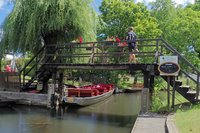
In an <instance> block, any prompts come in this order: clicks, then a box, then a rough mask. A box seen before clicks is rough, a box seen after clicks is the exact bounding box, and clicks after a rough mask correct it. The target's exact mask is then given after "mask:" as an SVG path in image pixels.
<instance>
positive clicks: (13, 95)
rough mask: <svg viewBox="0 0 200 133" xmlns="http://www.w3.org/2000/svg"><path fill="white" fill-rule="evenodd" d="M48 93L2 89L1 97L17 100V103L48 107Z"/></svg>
mask: <svg viewBox="0 0 200 133" xmlns="http://www.w3.org/2000/svg"><path fill="white" fill-rule="evenodd" d="M47 97H48V96H47V94H33V93H23V92H8V91H0V98H4V99H10V100H15V101H16V103H17V104H24V105H37V106H45V107H47V106H48V105H49V103H48V102H47Z"/></svg>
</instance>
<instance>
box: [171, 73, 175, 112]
mask: <svg viewBox="0 0 200 133" xmlns="http://www.w3.org/2000/svg"><path fill="white" fill-rule="evenodd" d="M172 78H173V91H172V108H173V109H174V103H175V89H176V88H175V78H176V77H175V76H173V77H172Z"/></svg>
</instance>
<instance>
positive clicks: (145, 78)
mask: <svg viewBox="0 0 200 133" xmlns="http://www.w3.org/2000/svg"><path fill="white" fill-rule="evenodd" d="M143 75H144V88H149V77H150V76H149V72H148V71H144V72H143Z"/></svg>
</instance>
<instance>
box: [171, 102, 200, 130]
mask: <svg viewBox="0 0 200 133" xmlns="http://www.w3.org/2000/svg"><path fill="white" fill-rule="evenodd" d="M175 122H176V126H177V128H178V129H179V131H180V133H199V132H200V105H196V106H193V107H192V108H191V109H187V110H184V111H183V110H180V109H179V110H177V111H176V113H175Z"/></svg>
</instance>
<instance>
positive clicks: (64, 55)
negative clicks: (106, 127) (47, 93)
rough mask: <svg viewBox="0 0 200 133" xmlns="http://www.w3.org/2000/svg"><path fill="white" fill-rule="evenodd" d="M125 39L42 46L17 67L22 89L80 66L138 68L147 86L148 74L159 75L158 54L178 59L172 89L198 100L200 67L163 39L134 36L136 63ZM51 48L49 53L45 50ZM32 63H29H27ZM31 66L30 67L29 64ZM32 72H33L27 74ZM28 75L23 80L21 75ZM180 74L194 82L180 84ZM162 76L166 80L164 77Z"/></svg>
mask: <svg viewBox="0 0 200 133" xmlns="http://www.w3.org/2000/svg"><path fill="white" fill-rule="evenodd" d="M124 42H126V41H121V42H113V41H102V42H85V43H81V44H80V43H64V44H59V45H53V44H52V45H48V46H45V47H43V48H42V49H41V50H39V51H38V53H37V54H36V55H35V56H34V57H33V58H32V59H31V60H30V61H29V62H28V63H27V64H26V65H25V67H24V68H23V69H22V70H21V75H22V80H21V81H22V83H21V88H22V90H26V89H28V88H30V87H31V86H32V85H33V83H34V82H35V81H43V80H48V79H50V78H52V72H53V71H57V70H66V69H76V70H77V69H82V70H109V71H113V70H126V71H127V70H128V71H131V72H134V71H138V70H140V71H142V72H143V74H144V75H145V77H144V79H145V78H146V80H145V83H144V86H145V87H148V88H151V87H150V86H151V85H150V84H151V81H150V80H149V79H151V77H154V76H160V73H159V71H158V57H159V56H161V55H176V56H178V59H179V64H180V66H181V71H180V73H179V76H177V77H176V78H170V85H171V86H173V85H174V81H175V86H176V87H175V88H176V91H177V92H179V93H180V94H181V95H182V96H183V97H185V98H186V99H187V100H188V101H190V102H192V103H196V102H198V101H199V88H200V85H199V84H200V79H199V78H200V71H199V70H198V69H197V68H195V67H194V66H193V65H192V64H191V63H190V62H189V61H188V60H187V59H186V58H185V57H184V55H182V54H180V53H179V52H178V51H177V50H176V49H174V48H173V47H172V46H171V45H169V44H168V43H167V42H166V41H165V40H163V39H138V40H137V44H138V48H139V50H140V51H139V52H133V53H134V54H136V57H137V59H138V63H136V64H134V63H131V64H130V63H128V62H127V61H128V58H129V53H128V48H127V46H123V45H121V44H124ZM49 48H54V50H55V51H54V52H53V53H47V52H46V50H47V49H49ZM31 64H32V65H31ZM30 66H31V67H30ZM30 73H34V74H32V75H31V74H30ZM27 75H31V78H30V79H29V80H28V81H26V80H25V77H26V76H27ZM180 75H185V77H186V78H188V79H190V81H192V82H194V83H193V84H194V85H195V86H184V85H183V82H182V81H181V80H180V79H179V77H180ZM162 78H163V79H165V80H167V78H166V77H163V76H162Z"/></svg>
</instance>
